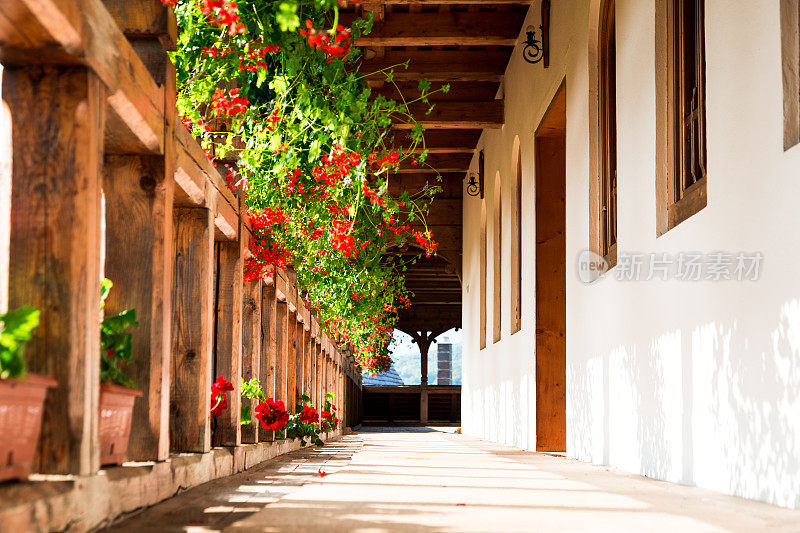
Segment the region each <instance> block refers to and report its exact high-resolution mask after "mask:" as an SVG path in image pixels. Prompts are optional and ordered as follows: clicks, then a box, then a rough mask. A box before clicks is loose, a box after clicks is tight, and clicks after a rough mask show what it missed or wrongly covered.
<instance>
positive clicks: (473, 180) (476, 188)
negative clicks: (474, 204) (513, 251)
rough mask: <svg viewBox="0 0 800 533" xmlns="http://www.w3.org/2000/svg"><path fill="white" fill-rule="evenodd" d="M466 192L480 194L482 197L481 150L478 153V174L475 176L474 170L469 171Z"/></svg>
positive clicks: (473, 194)
mask: <svg viewBox="0 0 800 533" xmlns="http://www.w3.org/2000/svg"><path fill="white" fill-rule="evenodd" d="M467 194H469V195H470V196H480V197H481V199H483V150H481V151H480V153H479V154H478V175H477V176H476V175H475V173H474V172H470V173H469V181H468V182H467Z"/></svg>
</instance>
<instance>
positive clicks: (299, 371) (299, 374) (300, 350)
mask: <svg viewBox="0 0 800 533" xmlns="http://www.w3.org/2000/svg"><path fill="white" fill-rule="evenodd" d="M297 316H298V317H299V316H300V310H299V309H298V312H297ZM295 327H296V330H295V342H296V347H295V380H294V381H295V393H296V394H297V397H300V395H302V394H305V392H306V391H304V390H303V356H304V344H303V323H302V322H297V323H296V324H295Z"/></svg>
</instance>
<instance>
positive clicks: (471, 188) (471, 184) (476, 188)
mask: <svg viewBox="0 0 800 533" xmlns="http://www.w3.org/2000/svg"><path fill="white" fill-rule="evenodd" d="M480 193H481V188H480V184H479V183H478V176H476V175H475V174H474V173H473V172H470V174H469V181H468V182H467V194H469V195H470V196H478V195H479V194H480Z"/></svg>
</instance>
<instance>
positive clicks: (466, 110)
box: [394, 100, 504, 130]
mask: <svg viewBox="0 0 800 533" xmlns="http://www.w3.org/2000/svg"><path fill="white" fill-rule="evenodd" d="M409 111H410V114H411V115H412V116H413V117H414V119H416V121H417V122H418V123H420V124H422V125H423V126H424V127H425V128H426V129H468V130H471V129H493V128H501V127H502V126H503V119H504V116H503V101H502V100H492V101H491V102H482V103H476V102H439V103H437V104H436V105H435V106H433V108H431V106H430V105H429V104H423V103H416V104H411V105H410V106H409ZM395 120H396V123H395V124H394V127H395V128H397V129H410V128H411V127H413V124H411V123H409V122H408V121H407V120H406V121H404V117H402V116H399V117H395Z"/></svg>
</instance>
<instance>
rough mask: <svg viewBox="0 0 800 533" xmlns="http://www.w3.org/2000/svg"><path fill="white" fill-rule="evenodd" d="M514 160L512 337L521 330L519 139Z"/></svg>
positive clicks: (510, 314) (511, 243) (520, 179)
mask: <svg viewBox="0 0 800 533" xmlns="http://www.w3.org/2000/svg"><path fill="white" fill-rule="evenodd" d="M513 153H514V159H513V161H512V168H513V169H514V172H515V177H514V194H513V196H512V202H513V203H512V213H511V242H510V246H511V251H510V252H511V253H510V254H509V255H510V259H511V266H512V268H513V271H512V273H511V298H510V299H509V311H510V313H509V316H510V317H511V332H510V334H511V335H513V334H515V333H517V332H518V331H520V330H521V329H522V151H521V146H520V141H519V137H517V138H516V139H515V140H514V152H513Z"/></svg>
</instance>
